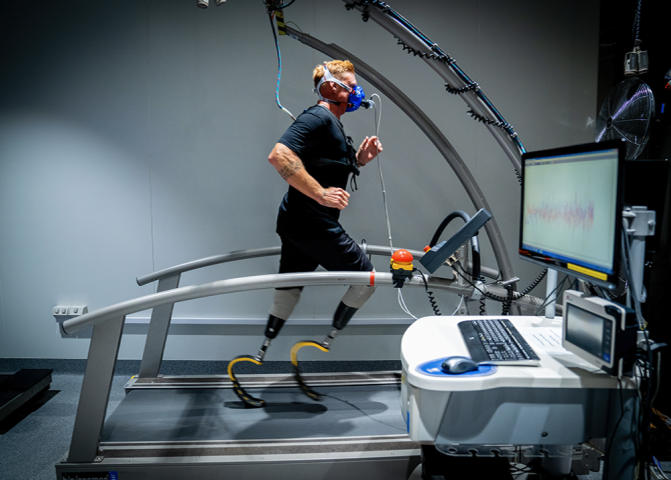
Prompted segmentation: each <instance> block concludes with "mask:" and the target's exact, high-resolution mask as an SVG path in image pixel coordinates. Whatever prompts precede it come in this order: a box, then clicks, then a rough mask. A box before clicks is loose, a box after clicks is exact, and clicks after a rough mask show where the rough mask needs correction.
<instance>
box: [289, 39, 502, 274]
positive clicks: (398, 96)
mask: <svg viewBox="0 0 671 480" xmlns="http://www.w3.org/2000/svg"><path fill="white" fill-rule="evenodd" d="M286 32H287V35H289V36H291V37H293V38H295V39H296V40H298V41H299V42H301V43H303V44H305V45H307V46H309V47H312V48H314V49H315V50H319V51H320V52H322V53H324V54H326V55H329V56H330V57H332V58H347V59H348V60H350V61H351V62H352V63H353V64H354V66H355V69H356V72H357V75H359V76H361V77H362V78H365V79H366V80H367V81H368V82H370V83H371V84H372V85H373V86H375V87H376V88H377V89H379V90H380V91H381V92H382V93H384V94H385V95H386V96H387V97H388V98H389V99H390V100H391V101H392V102H394V103H395V104H396V105H397V106H398V107H399V108H400V109H401V110H402V111H403V112H404V113H405V114H406V115H407V116H408V117H409V118H410V119H411V120H412V121H413V122H414V123H415V124H416V125H417V126H418V127H419V129H420V130H421V131H422V132H424V134H425V135H426V136H427V137H428V138H429V140H431V142H432V143H433V144H434V145H435V147H436V148H437V149H438V151H439V152H440V153H441V155H442V156H443V157H444V158H445V160H446V161H447V163H448V164H449V165H450V167H452V170H453V171H454V173H455V174H456V176H457V178H458V179H459V181H460V182H461V184H462V186H463V187H464V189H465V190H466V193H467V194H468V196H469V198H470V199H471V201H472V202H473V205H474V206H475V208H476V209H477V210H480V209H481V208H485V209H487V210H488V211H492V209H491V208H490V207H489V204H488V203H487V200H486V198H485V195H484V193H483V192H482V190H480V187H479V186H478V184H477V182H476V181H475V178H474V177H473V175H472V174H471V172H470V170H469V169H468V167H467V166H466V164H465V163H464V161H463V160H462V159H461V157H460V156H459V154H458V153H457V151H456V150H455V149H454V147H453V146H452V144H451V143H450V142H449V141H448V140H447V138H446V137H445V136H444V135H443V134H442V132H441V131H440V129H439V128H438V127H437V126H436V124H435V123H433V122H432V121H431V119H429V117H427V116H426V114H425V113H424V112H423V111H422V110H421V109H420V108H419V107H418V106H417V105H416V104H415V103H414V102H413V101H412V100H411V99H410V98H408V96H407V95H405V94H404V93H403V92H402V91H401V90H400V89H399V88H398V87H396V86H395V85H394V84H393V83H392V82H390V81H389V80H388V79H387V78H386V77H384V76H383V75H382V74H380V73H379V72H377V71H376V70H375V69H373V68H372V67H371V66H370V65H368V64H367V63H365V62H364V61H362V60H361V59H359V58H357V57H356V56H354V55H352V54H351V53H350V52H348V51H347V50H345V49H343V48H341V47H340V46H338V45H335V44H333V43H332V44H326V43H324V42H322V41H320V40H318V39H316V38H314V37H312V36H310V35H307V34H305V33H301V32H298V31H297V30H295V29H293V28H290V27H288V26H287V27H286ZM485 232H486V233H487V237H488V238H489V242H490V244H491V245H492V249H493V251H494V257H495V258H496V262H497V265H498V267H499V270H500V272H501V275H502V277H503V279H504V280H509V279H511V278H513V277H514V276H515V275H514V273H513V268H512V264H511V262H510V257H509V256H508V251H507V249H506V246H505V243H504V240H503V235H502V234H501V230H500V229H499V226H498V223H497V222H496V218H492V219H491V220H490V221H489V222H487V224H486V225H485Z"/></svg>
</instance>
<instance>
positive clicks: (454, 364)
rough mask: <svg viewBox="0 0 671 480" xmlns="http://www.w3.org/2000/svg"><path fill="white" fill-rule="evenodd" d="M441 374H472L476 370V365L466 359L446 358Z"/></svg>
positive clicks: (469, 359) (471, 360)
mask: <svg viewBox="0 0 671 480" xmlns="http://www.w3.org/2000/svg"><path fill="white" fill-rule="evenodd" d="M442 367H443V372H445V373H451V374H453V375H455V374H459V373H466V372H472V371H474V370H477V369H478V364H477V362H475V361H474V360H473V359H472V358H468V357H448V358H446V359H445V361H444V362H443V365H442Z"/></svg>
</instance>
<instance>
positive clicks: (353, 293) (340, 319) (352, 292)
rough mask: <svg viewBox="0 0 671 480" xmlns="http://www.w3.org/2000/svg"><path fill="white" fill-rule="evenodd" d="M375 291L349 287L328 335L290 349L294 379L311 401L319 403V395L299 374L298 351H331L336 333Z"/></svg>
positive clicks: (354, 286)
mask: <svg viewBox="0 0 671 480" xmlns="http://www.w3.org/2000/svg"><path fill="white" fill-rule="evenodd" d="M374 291H375V287H372V286H360V285H352V286H351V287H349V290H347V292H346V293H345V296H344V297H343V298H342V300H341V301H340V304H339V305H338V308H337V309H336V311H335V313H334V314H333V323H332V324H331V331H330V332H329V333H328V335H327V336H326V338H325V339H324V341H323V342H321V343H320V342H315V341H313V340H304V341H301V342H298V343H296V344H295V345H294V346H293V347H292V348H291V364H292V366H293V370H294V377H295V378H296V382H298V386H299V387H300V388H301V390H302V391H303V393H305V394H306V395H307V396H308V397H310V398H311V399H313V400H317V401H319V400H320V399H321V395H320V394H319V393H317V392H315V391H314V390H313V389H312V388H310V386H309V385H308V384H307V383H305V380H304V379H303V376H302V374H301V369H300V367H299V366H298V351H299V350H300V349H301V348H303V347H307V346H310V347H315V348H318V349H319V350H321V351H322V352H328V351H329V350H330V349H331V344H332V343H333V340H335V337H336V336H337V335H338V332H339V331H340V330H342V329H343V328H345V327H346V326H347V324H348V323H349V321H350V320H351V319H352V317H353V316H354V314H355V313H356V311H357V310H359V308H361V306H363V304H364V303H366V301H367V300H368V299H369V298H370V296H371V295H372V294H373V292H374Z"/></svg>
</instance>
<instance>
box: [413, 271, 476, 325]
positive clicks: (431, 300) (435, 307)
mask: <svg viewBox="0 0 671 480" xmlns="http://www.w3.org/2000/svg"><path fill="white" fill-rule="evenodd" d="M413 272H419V274H420V275H421V276H422V281H423V282H424V290H425V291H426V296H427V297H429V303H430V304H431V308H432V309H433V313H434V314H436V315H442V313H440V309H439V308H438V303H436V299H435V298H434V296H433V292H430V291H429V283H428V282H427V281H426V277H425V276H424V272H422V271H421V270H419V269H418V268H415V269H413ZM463 301H464V296H463V295H461V301H460V302H459V305H457V309H456V310H455V313H456V312H457V311H458V310H459V308H460V307H461V303H462V302H463ZM452 315H454V313H453V314H452Z"/></svg>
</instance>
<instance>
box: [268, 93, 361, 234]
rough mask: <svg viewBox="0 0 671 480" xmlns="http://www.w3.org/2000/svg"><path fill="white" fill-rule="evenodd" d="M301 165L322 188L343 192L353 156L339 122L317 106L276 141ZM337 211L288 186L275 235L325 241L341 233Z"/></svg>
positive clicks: (306, 112)
mask: <svg viewBox="0 0 671 480" xmlns="http://www.w3.org/2000/svg"><path fill="white" fill-rule="evenodd" d="M278 143H281V144H283V145H285V146H286V147H288V148H289V149H290V150H291V151H293V152H294V153H295V154H296V155H297V156H298V157H299V158H300V159H301V161H302V162H303V165H304V166H305V169H306V171H307V172H308V173H309V174H310V175H311V176H312V177H313V178H314V179H315V180H316V181H317V182H319V184H320V185H321V186H322V187H325V188H327V187H339V188H343V189H344V188H346V187H347V180H348V178H349V174H350V173H351V172H353V171H354V170H355V169H356V166H353V162H355V160H356V159H355V158H352V156H353V155H354V154H355V153H356V152H355V151H354V149H353V148H352V147H351V146H350V148H349V149H348V146H349V145H350V143H351V142H350V143H348V139H347V137H346V136H345V132H344V130H343V128H342V124H341V123H340V120H338V119H337V118H336V116H335V115H333V114H332V113H331V112H330V111H328V110H327V109H326V108H324V107H320V106H319V105H315V106H313V107H310V108H308V109H307V110H305V111H304V112H303V113H301V114H300V115H299V116H298V118H297V119H296V121H295V122H294V123H293V124H292V125H291V126H290V127H289V129H288V130H287V131H286V132H285V133H284V135H282V137H281V138H280V139H279V140H278ZM339 217H340V210H338V209H337V208H329V207H324V206H322V205H320V204H319V203H317V202H315V201H314V200H312V199H311V198H310V197H308V196H306V195H304V194H302V193H301V192H299V191H298V190H296V189H295V188H293V187H292V186H289V191H288V192H287V194H286V195H285V196H284V199H283V200H282V203H281V205H280V209H279V213H278V216H277V233H279V234H282V235H287V236H289V237H291V236H300V237H302V238H327V237H329V236H331V235H332V234H338V233H341V232H343V231H344V230H343V228H342V227H341V226H340V223H339V222H338V218H339Z"/></svg>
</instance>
